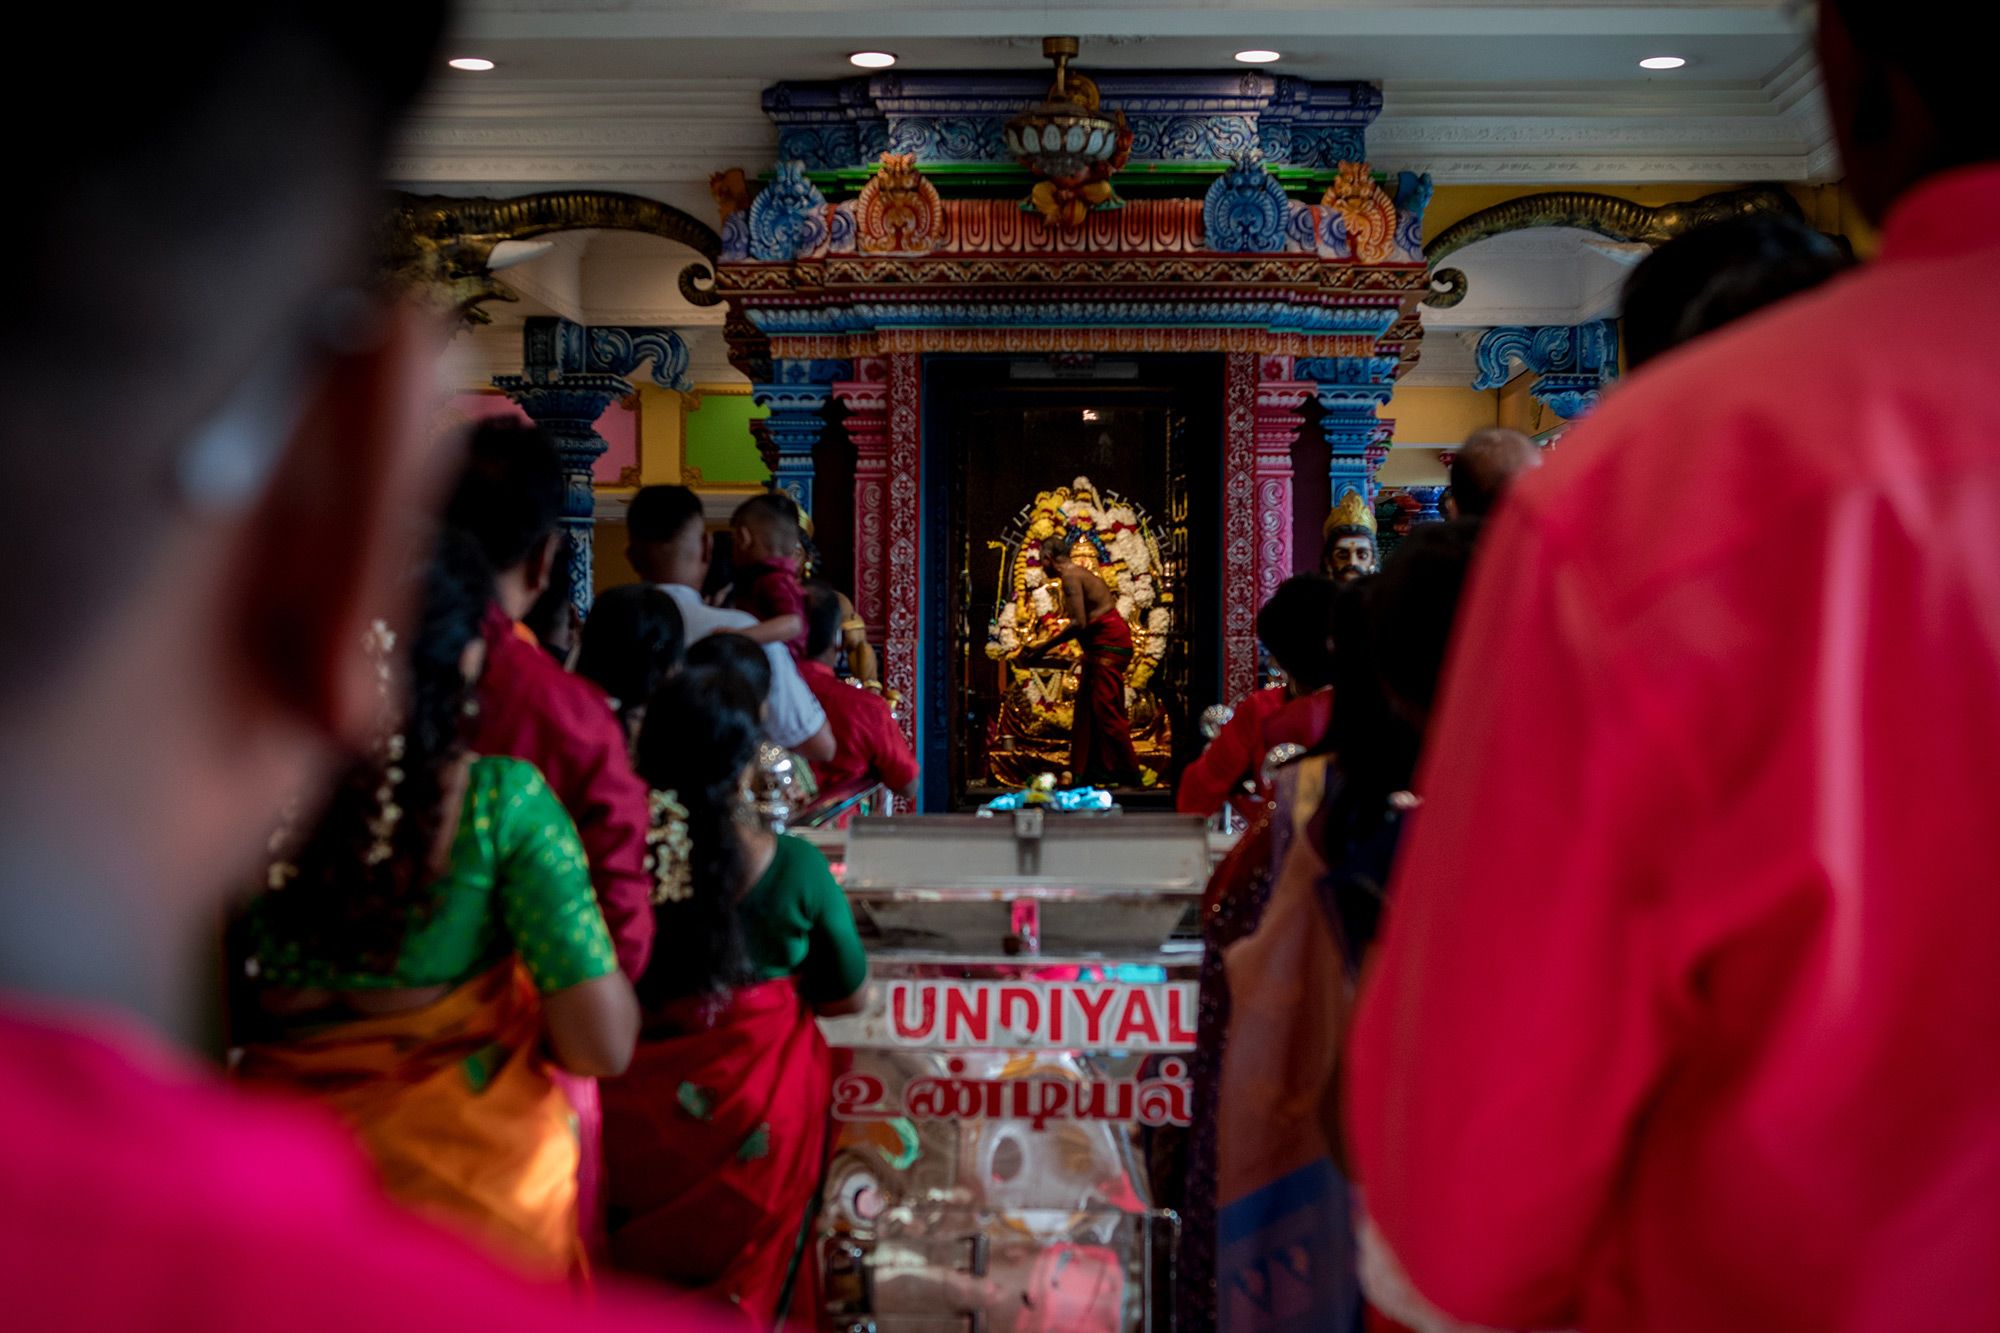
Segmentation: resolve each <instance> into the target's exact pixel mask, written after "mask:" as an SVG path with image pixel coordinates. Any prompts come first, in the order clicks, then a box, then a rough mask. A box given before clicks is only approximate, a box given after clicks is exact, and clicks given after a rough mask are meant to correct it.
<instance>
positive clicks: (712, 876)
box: [603, 666, 867, 1329]
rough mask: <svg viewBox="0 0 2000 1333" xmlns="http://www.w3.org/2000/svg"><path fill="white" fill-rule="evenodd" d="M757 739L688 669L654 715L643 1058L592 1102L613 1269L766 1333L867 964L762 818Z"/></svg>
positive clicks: (733, 698)
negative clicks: (654, 899)
mask: <svg viewBox="0 0 2000 1333" xmlns="http://www.w3.org/2000/svg"><path fill="white" fill-rule="evenodd" d="M761 737H762V723H761V720H760V717H759V709H758V706H757V702H756V698H755V696H754V694H753V693H751V692H750V690H749V689H748V688H746V686H745V684H744V683H743V682H742V681H741V680H739V679H738V678H737V677H736V676H735V675H734V673H732V672H731V671H729V670H728V668H726V667H721V666H714V667H693V668H689V669H687V670H684V671H683V672H682V673H681V674H680V675H678V676H676V677H674V678H673V679H672V680H670V681H668V682H667V684H666V685H665V686H664V687H663V688H662V689H661V691H660V692H659V693H658V694H657V695H655V696H654V698H653V700H652V702H651V703H649V704H648V705H647V709H646V722H645V727H644V729H643V730H642V731H641V732H640V736H639V767H640V771H641V773H642V774H643V775H644V776H645V777H646V779H647V781H648V782H650V783H651V784H652V786H653V787H654V789H655V790H656V791H658V792H660V793H661V796H660V798H659V799H658V800H656V805H657V806H659V807H660V808H661V809H662V810H671V811H673V812H674V813H672V814H670V816H669V817H668V819H667V820H666V821H665V822H666V827H664V828H663V829H661V830H660V832H659V835H658V841H657V844H656V853H655V855H656V857H657V864H656V867H655V871H656V874H658V875H659V877H660V894H659V896H660V899H661V901H660V904H659V907H658V908H657V913H658V918H659V927H660V930H659V934H658V937H657V938H658V943H657V944H656V945H655V946H654V952H653V959H652V962H651V964H650V965H649V966H648V968H647V970H646V975H645V976H644V977H642V978H641V979H640V982H639V997H640V1004H641V1007H642V1010H643V1013H644V1018H643V1025H642V1028H641V1033H640V1039H639V1050H638V1054H637V1055H636V1056H634V1058H633V1061H632V1066H631V1068H630V1070H628V1071H627V1073H626V1076H625V1077H624V1078H622V1079H618V1080H616V1081H613V1082H607V1083H605V1084H604V1085H603V1098H604V1150H605V1178H606V1182H607V1185H608V1191H607V1193H608V1204H609V1210H608V1221H609V1225H610V1231H611V1255H612V1262H613V1263H614V1264H615V1265H616V1266H618V1267H619V1268H621V1269H623V1270H625V1271H627V1272H630V1273H635V1274H641V1275H644V1276H647V1277H653V1278H657V1279H660V1280H663V1281H666V1282H670V1283H672V1284H674V1285H675V1286H678V1287H681V1288H683V1289H686V1290H690V1291H695V1292H699V1293H701V1294H703V1295H705V1296H708V1297H711V1298H713V1299H714V1300H715V1301H716V1302H717V1303H718V1304H723V1305H728V1306H732V1307H734V1308H735V1309H736V1310H737V1311H739V1312H740V1314H741V1316H742V1318H743V1319H744V1321H745V1323H746V1325H747V1326H749V1327H754V1328H760V1329H768V1328H770V1327H772V1326H773V1325H774V1324H775V1323H776V1322H777V1320H778V1318H779V1316H780V1315H781V1314H782V1313H783V1311H784V1310H785V1309H786V1308H787V1307H788V1305H789V1304H790V1303H791V1292H792V1289H793V1287H794V1285H795V1282H796V1280H797V1278H798V1275H799V1273H800V1271H801V1268H802V1267H803V1265H804V1260H805V1243H806V1237H807V1228H808V1227H809V1225H810V1223H811V1221H812V1215H813V1213H814V1212H815V1205H816V1203H817V1200H818V1195H819V1185H820V1178H821V1174H822V1172H823V1169H824V1166H825V1162H826V1155H827V1145H828V1112H829V1109H830V1106H831V1102H832V1089H833V1062H832V1056H831V1053H830V1052H829V1051H828V1049H827V1046H826V1042H825V1041H824V1040H823V1039H822V1038H821V1036H820V1032H819V1026H818V1023H817V1015H819V1014H822V1013H836V1012H851V1011H852V1010H853V1009H854V1008H856V1007H858V1003H859V998H860V991H861V987H862V984H863V983H864V982H865V980H866V979H867V959H866V957H865V955H864V954H863V952H862V949H861V941H860V937H859V935H858V934H857V933H856V931H855V927H854V918H853V915H852V913H851V911H850V909H849V908H848V905H847V900H846V897H845V896H844V895H843V894H842V892H841V890H840V886H839V885H838V884H836V883H835V882H834V879H833V875H832V873H831V872H830V871H829V870H828V868H827V864H826V858H825V857H823V856H821V855H820V854H819V852H818V851H817V850H816V849H815V848H813V847H812V845H811V844H809V843H806V842H804V841H802V840H800V839H798V838H793V837H788V836H782V835H774V834H772V833H771V832H770V831H769V830H768V829H766V828H764V827H762V826H761V825H759V824H758V823H757V822H756V821H755V818H754V813H753V808H752V805H751V802H750V800H749V788H748V784H749V779H750V773H751V769H752V765H753V763H754V762H755V758H756V752H757V746H758V742H759V740H760V739H761ZM669 797H670V798H671V802H672V804H671V806H670V805H669V803H668V798H669Z"/></svg>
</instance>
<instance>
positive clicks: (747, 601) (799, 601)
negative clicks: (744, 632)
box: [736, 560, 806, 663]
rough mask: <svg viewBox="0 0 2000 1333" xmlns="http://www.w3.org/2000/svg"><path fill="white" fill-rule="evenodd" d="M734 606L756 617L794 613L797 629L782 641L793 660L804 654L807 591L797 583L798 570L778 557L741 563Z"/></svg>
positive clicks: (765, 618) (764, 617) (768, 618)
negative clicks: (797, 624)
mask: <svg viewBox="0 0 2000 1333" xmlns="http://www.w3.org/2000/svg"><path fill="white" fill-rule="evenodd" d="M736 608H737V609H738V610H739V611H748V612H749V613H750V614H751V615H753V616H755V617H757V619H759V620H776V619H777V618H778V617H779V616H797V617H798V618H799V632H798V633H797V634H795V635H793V636H792V637H791V638H789V639H787V640H785V646H786V647H787V648H789V649H791V650H792V660H793V661H794V662H799V663H803V662H804V661H805V657H806V629H805V624H806V594H805V589H804V588H801V587H800V586H799V571H798V570H797V569H796V568H794V567H793V566H791V565H788V564H786V563H784V562H783V561H780V560H759V561H756V562H755V563H753V564H747V565H744V566H743V567H742V568H741V569H739V570H738V571H737V575H736Z"/></svg>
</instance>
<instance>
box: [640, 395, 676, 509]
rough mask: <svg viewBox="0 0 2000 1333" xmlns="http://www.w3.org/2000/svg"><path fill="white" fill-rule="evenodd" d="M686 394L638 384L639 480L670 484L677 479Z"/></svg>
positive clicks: (644, 484)
mask: <svg viewBox="0 0 2000 1333" xmlns="http://www.w3.org/2000/svg"><path fill="white" fill-rule="evenodd" d="M687 403H688V400H687V397H686V396H685V395H684V394H680V393H676V392H675V391H674V390H672V389H662V388H661V387H660V386H659V385H657V384H641V385H640V386H639V484H640V485H641V486H671V485H676V484H678V483H679V482H680V479H681V465H682V458H683V449H684V447H685V440H686V438H687Z"/></svg>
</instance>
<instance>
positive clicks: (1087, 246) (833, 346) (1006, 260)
mask: <svg viewBox="0 0 2000 1333" xmlns="http://www.w3.org/2000/svg"><path fill="white" fill-rule="evenodd" d="M1098 87H1099V88H1100V89H1101V93H1102V98H1103V104H1104V105H1105V106H1106V107H1107V108H1116V109H1117V110H1118V111H1119V112H1120V113H1121V114H1122V116H1123V118H1124V123H1125V124H1126V125H1127V127H1128V129H1129V131H1130V133H1131V136H1132V142H1133V144H1134V149H1133V154H1132V157H1133V164H1132V167H1131V168H1128V174H1127V175H1121V176H1119V177H1118V178H1117V183H1118V187H1119V189H1121V190H1124V191H1126V192H1128V193H1130V194H1134V195H1137V194H1139V193H1140V191H1141V189H1144V191H1145V193H1146V195H1147V196H1148V197H1143V198H1140V197H1135V198H1131V199H1129V200H1126V201H1124V202H1123V203H1122V206H1120V207H1115V208H1104V209H1101V210H1098V211H1088V212H1082V213H1081V214H1080V215H1078V214H1077V213H1075V212H1071V213H1069V214H1061V213H1057V212H1054V211H1047V212H1046V213H1045V211H1038V209H1037V208H1036V207H1034V206H1032V201H1031V200H1024V198H1023V196H1024V195H1026V194H1027V193H1028V191H1029V188H1030V187H1031V186H1032V185H1033V184H1034V181H1033V179H1032V178H1031V177H1030V176H1029V175H1028V174H1027V173H1026V172H1024V171H1022V170H1021V169H1020V168H1019V167H1015V166H1013V165H1011V164H1010V162H1009V158H1008V151H1007V148H1006V147H1005V143H1004V135H1003V133H1002V130H1003V125H1004V122H1005V121H1006V119H1007V117H1008V116H1009V115H1010V114H1012V113H1014V112H1015V111H1017V110H1019V108H1020V107H1021V106H1022V104H1023V103H1025V102H1027V101H1029V100H1030V99H1031V98H1032V97H1033V96H1034V95H1035V94H1036V93H1037V92H1039V91H1040V84H1039V81H1038V80H1036V79H1035V78H1033V77H1032V76H1026V77H1024V76H1020V75H1007V76H979V75H966V76H949V77H944V76H940V77H921V76H910V77H898V76H881V77H877V78H874V79H860V80H849V81H844V82H842V83H838V84H802V85H779V86H778V87H776V88H774V89H772V90H771V91H770V92H769V93H767V94H766V98H765V106H766V109H767V111H768V112H769V113H770V114H771V116H772V118H773V119H774V120H775V121H777V122H778V125H779V131H780V150H779V151H780V153H781V155H783V160H781V161H780V162H779V164H778V165H777V166H776V168H775V169H774V170H773V171H772V173H771V174H770V176H769V178H768V179H767V180H766V181H765V182H764V184H763V185H762V188H761V189H759V190H757V191H756V193H755V194H754V196H753V195H751V193H750V190H749V188H748V187H747V185H745V183H744V181H743V178H742V176H741V175H740V174H739V173H732V174H731V175H730V176H728V177H723V178H719V182H718V183H719V185H720V187H721V188H719V189H718V191H717V195H718V200H719V202H720V203H721V204H722V207H723V211H724V219H723V227H722V241H723V247H722V255H721V262H720V263H719V264H718V265H717V290H718V291H719V292H720V293H721V294H722V296H723V298H724V299H725V300H727V301H728V303H729V307H730V314H729V321H728V325H727V331H728V336H729V340H730V347H731V359H732V361H733V362H734V363H735V364H736V365H737V366H738V368H739V369H741V370H743V371H744V372H745V373H746V374H747V375H749V377H750V379H751V381H752V383H753V386H754V388H753V392H754V393H755V395H756V397H757V399H758V401H759V402H761V403H763V404H765V405H766V406H768V408H769V409H770V417H769V418H768V420H767V421H766V422H765V423H764V430H765V432H766V443H767V447H768V455H769V457H770V459H771V461H772V463H773V471H774V473H775V477H776V482H775V484H776V485H778V486H779V487H781V488H783V489H785V490H787V491H788V492H790V493H791V494H793V495H794V496H795V497H797V498H798V499H799V501H800V503H801V504H802V505H804V506H805V507H806V508H807V509H809V510H817V509H823V508H824V507H826V506H828V505H841V504H851V505H852V510H853V529H852V530H853V532H854V534H855V536H854V570H855V592H856V598H855V600H856V604H857V607H858V609H859V610H860V611H861V614H862V615H863V616H864V617H865V618H866V619H867V620H868V622H869V624H870V625H871V626H872V627H878V628H877V629H876V631H875V632H876V633H877V634H878V635H879V637H880V638H881V640H882V649H883V659H884V664H885V677H886V680H887V682H888V684H889V685H890V686H891V687H893V688H896V689H898V690H900V691H902V692H903V693H904V695H905V696H906V697H910V698H914V697H916V695H917V693H918V686H919V681H920V679H921V673H920V666H919V659H920V657H921V655H922V651H923V645H921V644H920V642H919V637H920V636H919V625H920V623H921V612H920V608H921V601H922V598H923V596H924V589H923V587H922V586H921V572H920V570H921V566H920V561H919V559H918V551H919V543H920V541H921V539H922V535H923V533H924V530H925V523H926V515H925V514H924V513H923V507H922V502H921V497H922V488H921V486H920V484H919V471H920V459H921V457H922V444H923V438H924V429H925V423H924V383H925V360H926V358H927V357H929V356H932V355H935V354H942V353H963V352H981V353H988V354H996V353H997V354H1008V355H1018V356H1036V357H1050V356H1055V357H1074V356H1090V355H1103V354H1118V353H1127V354H1130V353H1151V352H1178V353H1212V354H1216V355H1219V356H1220V357H1221V358H1222V360H1223V364H1224V368H1225V369H1224V375H1223V386H1224V387H1223V397H1224V402H1223V404H1222V405H1221V406H1222V412H1221V418H1222V421H1223V440H1222V454H1223V477H1222V486H1223V496H1222V529H1223V531H1222V534H1221V537H1222V540H1221V543H1220V546H1221V551H1222V563H1223V570H1222V582H1223V587H1224V593H1223V599H1222V600H1223V607H1224V615H1223V624H1222V626H1221V631H1222V644H1221V656H1222V661H1223V673H1222V674H1223V682H1222V683H1223V689H1224V697H1226V698H1234V697H1238V696H1240V695H1241V694H1243V693H1247V692H1248V691H1249V690H1250V689H1252V688H1254V686H1255V683H1256V671H1257V647H1256V636H1255V629H1254V621H1255V615H1256V610H1257V608H1258V606H1259V605H1261V603H1262V601H1263V599H1264V597H1265V596H1267V595H1268V594H1269V592H1270V591H1271V590H1272V589H1273V588H1275V587H1276V585H1277V584H1278V582H1280V581H1281V580H1282V579H1284V578H1285V577H1287V576H1288V575H1290V574H1291V573H1292V572H1293V570H1294V567H1295V565H1299V564H1300V563H1301V557H1302V559H1303V563H1304V564H1310V563H1311V561H1312V560H1313V558H1315V557H1316V556H1317V552H1309V553H1300V552H1296V551H1294V549H1293V538H1292V532H1293V507H1294V506H1293V463H1292V449H1293V445H1294V443H1295V442H1296V441H1297V439H1298V437H1299V434H1300V431H1301V430H1302V429H1303V428H1304V426H1305V424H1306V420H1305V415H1304V411H1303V410H1304V409H1306V405H1307V404H1308V402H1310V403H1312V404H1313V405H1314V408H1315V409H1316V415H1317V422H1316V425H1317V429H1318V430H1319V431H1320V432H1321V434H1322V436H1323V439H1324V441H1325V446H1326V449H1327V453H1328V456H1329V457H1330V464H1329V467H1328V487H1329V491H1330V494H1331V497H1332V498H1333V499H1338V498H1339V496H1340V495H1341V494H1343V493H1344V492H1346V491H1349V490H1355V491H1360V492H1362V493H1363V494H1364V495H1372V492H1373V481H1372V476H1373V468H1374V466H1375V465H1377V464H1378V463H1379V461H1380V458H1381V457H1382V456H1383V455H1384V453H1385V452H1386V450H1385V442H1386V440H1387V438H1388V432H1389V424H1390V423H1388V422H1386V421H1384V420H1382V419H1380V418H1379V417H1378V415H1377V408H1378V407H1379V406H1380V405H1381V404H1383V403H1386V402H1387V401H1388V399H1389V396H1390V393H1391V392H1392V390H1393V387H1394V383H1395V379H1396V376H1397V375H1398V373H1399V372H1400V370H1401V369H1402V368H1404V367H1405V366H1407V365H1408V364H1409V363H1411V362H1413V361H1414V360H1415V356H1416V351H1417V348H1416V342H1417V339H1418V338H1419V337H1420V326H1419V325H1418V323H1417V320H1416V318H1415V314H1414V310H1415V306H1416V304H1417V302H1418V301H1419V300H1420V299H1421V297H1422V296H1423V295H1424V293H1425V292H1426V290H1427V283H1426V276H1425V274H1426V266H1425V263H1424V259H1423V254H1422V248H1421V228H1422V216H1423V207H1424V204H1425V202H1426V201H1427V200H1428V197H1429V191H1430V184H1429V180H1428V178H1426V177H1418V176H1412V175H1409V174H1407V173H1406V174H1404V175H1402V176H1400V177H1396V178H1391V179H1378V178H1377V177H1376V176H1375V175H1374V174H1373V173H1371V172H1370V171H1369V170H1368V168H1367V166H1366V162H1365V148H1364V145H1363V133H1364V131H1365V129H1366V126H1367V124H1368V122H1369V121H1370V120H1371V119H1372V118H1373V116H1374V114H1375V112H1376V110H1378V109H1379V106H1380V94H1379V92H1377V91H1376V90H1375V89H1373V88H1372V87H1369V86H1367V85H1361V84H1320V83H1313V82H1310V81H1307V80H1303V79H1296V78H1288V77H1277V78H1274V77H1271V76H1268V75H1265V74H1261V73H1243V74H1231V75H1178V74H1116V75H1114V74H1106V75H1104V76H1103V77H1102V78H1101V79H1100V80H1099V83H1098ZM898 150H900V151H898ZM1142 165H1143V166H1144V167H1145V168H1146V171H1145V174H1144V175H1143V176H1141V175H1140V174H1138V168H1139V167H1140V166H1142ZM835 405H838V408H839V409H840V410H841V411H842V413H843V414H844V416H843V428H844V430H845V432H846V434H847V437H848V438H849V440H851V442H852V444H853V449H854V479H853V483H852V495H851V497H849V496H833V495H829V494H824V493H821V492H820V491H819V489H818V478H817V476H816V471H815V467H814V462H813V459H814V450H815V448H816V446H817V445H818V444H819V443H820V441H821V439H822V437H823V435H824V434H825V433H826V431H827V430H828V428H829V425H830V419H831V417H832V415H833V413H832V412H831V411H830V409H832V408H834V407H835ZM921 711H922V710H921V709H913V710H906V712H905V719H906V722H905V725H906V726H907V727H909V728H911V729H912V731H913V733H914V730H915V727H916V718H917V716H918V715H919V714H920V713H921Z"/></svg>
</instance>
